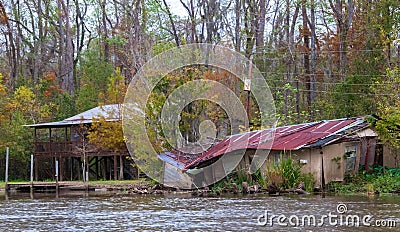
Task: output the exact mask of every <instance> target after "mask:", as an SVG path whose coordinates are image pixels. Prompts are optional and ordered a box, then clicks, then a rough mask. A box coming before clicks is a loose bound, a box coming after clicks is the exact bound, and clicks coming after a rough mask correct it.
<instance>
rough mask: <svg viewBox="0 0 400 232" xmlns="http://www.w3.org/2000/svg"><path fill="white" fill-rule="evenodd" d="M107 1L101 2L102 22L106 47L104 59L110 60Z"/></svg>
mask: <svg viewBox="0 0 400 232" xmlns="http://www.w3.org/2000/svg"><path fill="white" fill-rule="evenodd" d="M106 4H107V2H106V0H103V1H102V2H101V20H102V27H103V36H102V37H103V45H104V59H105V60H107V61H108V60H109V57H110V48H109V47H110V46H109V44H108V41H107V39H108V29H107V13H106Z"/></svg>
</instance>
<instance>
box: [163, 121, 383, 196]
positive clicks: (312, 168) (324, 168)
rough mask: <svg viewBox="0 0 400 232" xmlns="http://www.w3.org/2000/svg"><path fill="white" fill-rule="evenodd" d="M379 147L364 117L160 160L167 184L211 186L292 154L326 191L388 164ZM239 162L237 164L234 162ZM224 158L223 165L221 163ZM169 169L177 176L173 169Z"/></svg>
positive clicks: (265, 133) (245, 137) (264, 133)
mask: <svg viewBox="0 0 400 232" xmlns="http://www.w3.org/2000/svg"><path fill="white" fill-rule="evenodd" d="M270 132H273V133H272V134H271V133H270ZM377 147H381V145H380V144H377V134H376V133H375V132H374V131H373V130H372V129H371V128H370V126H369V124H368V122H367V121H366V120H365V118H364V117H358V118H343V119H334V120H323V121H318V122H310V123H303V124H297V125H290V126H282V127H278V128H275V129H265V130H259V131H250V132H245V133H241V134H235V135H231V136H228V137H226V138H224V139H223V140H222V141H219V142H217V143H215V144H212V145H211V146H210V148H209V149H207V150H206V151H204V152H201V153H195V154H192V153H190V152H188V153H185V152H181V151H178V150H172V151H170V152H165V153H162V154H160V155H159V158H160V159H161V160H163V161H164V163H165V165H164V166H165V170H166V171H165V172H166V173H168V175H165V177H164V180H163V181H164V183H166V184H169V185H171V186H174V185H182V184H185V183H188V184H191V183H195V185H196V186H201V185H202V183H204V182H205V183H213V181H212V180H214V179H219V178H221V177H223V176H225V175H227V174H228V173H230V172H231V171H232V170H233V169H234V168H235V167H237V168H236V170H244V172H245V173H248V171H249V169H250V168H252V166H254V164H256V163H260V164H263V163H264V165H263V166H262V169H264V170H265V164H266V163H268V162H271V163H273V164H276V163H277V162H280V159H282V157H285V156H292V157H293V158H295V159H296V160H298V162H300V163H301V164H302V171H303V172H304V173H312V174H313V176H314V178H315V187H316V188H323V187H324V185H325V184H328V183H330V182H332V181H344V179H345V176H346V174H353V175H356V174H357V173H358V170H359V166H365V167H367V168H368V166H370V165H374V164H377V165H387V164H386V163H385V160H386V159H388V158H387V157H386V156H385V157H383V153H382V149H376V148H377ZM376 151H378V152H376ZM379 151H380V152H379ZM235 157H236V158H235ZM241 157H242V158H241ZM237 158H239V159H237ZM240 159H241V161H240V162H239V163H238V164H239V165H238V166H236V165H237V164H236V163H235V162H236V160H240ZM221 160H223V162H219V161H221ZM210 164H213V165H210ZM203 167H210V168H207V169H203V170H204V171H203V172H202V173H199V174H195V175H192V174H191V173H198V172H199V171H196V172H193V171H192V170H201V169H202V168H203ZM171 169H173V170H175V172H172V171H169V170H171ZM253 171H254V170H253ZM171 173H172V174H171ZM178 181H182V183H181V182H179V183H178ZM188 187H190V186H188Z"/></svg>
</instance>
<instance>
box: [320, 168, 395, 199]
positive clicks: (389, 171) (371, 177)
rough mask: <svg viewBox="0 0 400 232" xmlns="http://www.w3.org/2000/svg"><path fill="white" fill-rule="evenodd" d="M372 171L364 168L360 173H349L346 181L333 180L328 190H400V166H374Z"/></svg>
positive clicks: (391, 191) (343, 192)
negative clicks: (369, 171) (368, 171)
mask: <svg viewBox="0 0 400 232" xmlns="http://www.w3.org/2000/svg"><path fill="white" fill-rule="evenodd" d="M371 170H372V172H371V173H367V172H366V171H365V170H364V169H363V168H361V169H360V173H359V175H347V176H346V177H345V183H340V182H331V183H329V184H328V186H327V188H328V191H330V192H333V193H341V194H348V193H365V192H367V193H368V194H371V193H374V192H375V193H393V192H397V193H398V192H400V168H388V167H386V168H384V167H382V166H377V167H373V168H372V169H371Z"/></svg>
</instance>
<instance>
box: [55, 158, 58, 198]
mask: <svg viewBox="0 0 400 232" xmlns="http://www.w3.org/2000/svg"><path fill="white" fill-rule="evenodd" d="M55 168H56V176H55V177H56V197H58V189H59V185H58V160H57V159H56V164H55Z"/></svg>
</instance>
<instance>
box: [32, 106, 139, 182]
mask: <svg viewBox="0 0 400 232" xmlns="http://www.w3.org/2000/svg"><path fill="white" fill-rule="evenodd" d="M120 111H121V105H119V104H112V105H104V106H98V107H95V108H93V109H90V110H87V111H85V112H83V113H80V114H77V115H75V116H72V117H70V118H67V119H64V120H62V121H58V122H48V123H38V124H32V125H27V126H29V127H31V128H33V129H34V178H35V180H46V179H54V176H55V169H56V167H55V165H56V163H58V169H59V176H58V179H59V180H60V181H63V180H84V179H85V178H86V177H88V178H89V179H91V180H110V179H114V180H117V179H119V180H122V179H134V178H137V177H138V169H137V168H136V167H135V165H134V162H133V161H132V160H131V158H130V155H129V152H128V150H127V149H126V150H125V151H122V152H118V153H117V152H113V151H110V150H107V149H103V148H100V147H98V146H96V145H94V144H93V143H91V142H90V141H89V139H88V138H87V134H88V130H90V127H91V125H92V123H93V120H96V119H99V118H103V119H104V120H105V121H106V122H117V121H120V118H121V117H120Z"/></svg>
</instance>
